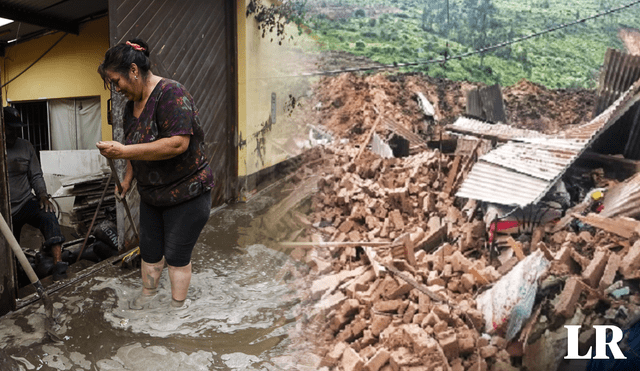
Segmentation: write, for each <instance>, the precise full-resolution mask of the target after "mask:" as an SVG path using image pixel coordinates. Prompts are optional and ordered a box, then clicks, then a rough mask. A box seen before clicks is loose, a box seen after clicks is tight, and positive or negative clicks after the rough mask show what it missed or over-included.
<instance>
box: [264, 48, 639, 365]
mask: <svg viewBox="0 0 640 371" xmlns="http://www.w3.org/2000/svg"><path fill="white" fill-rule="evenodd" d="M615 53H616V52H613V51H610V52H609V53H608V54H607V60H608V61H610V60H618V62H616V63H614V64H612V65H606V66H608V68H609V69H605V72H604V73H603V74H604V75H605V76H606V78H603V80H601V82H600V90H599V92H598V98H597V104H596V110H597V109H598V108H597V107H599V106H603V103H602V102H603V101H607V100H608V101H609V104H607V105H606V106H603V107H604V108H603V109H602V111H601V112H594V116H595V118H594V119H592V120H591V121H589V122H587V123H585V124H582V125H578V126H571V127H568V128H565V129H563V130H561V131H559V132H556V133H553V134H547V133H540V132H537V131H533V130H526V129H523V128H515V127H511V126H509V125H507V124H505V123H491V122H487V121H484V120H487V116H485V117H478V115H473V116H474V117H468V116H465V117H461V118H459V119H457V120H456V121H455V122H454V123H453V124H451V125H448V126H447V130H448V131H449V132H451V133H457V134H458V135H460V136H459V137H454V139H453V141H455V142H456V144H457V148H456V149H455V153H450V154H447V153H444V152H443V151H441V150H440V148H442V147H443V143H444V142H445V141H446V139H444V138H443V137H442V136H441V137H440V138H439V142H440V143H436V144H435V145H432V143H429V142H428V141H425V140H424V139H422V138H421V137H420V136H418V135H416V134H415V133H412V132H411V130H407V129H403V128H402V127H403V125H400V124H398V123H397V121H396V119H397V118H398V116H397V115H396V116H395V117H389V115H385V111H384V109H381V110H380V114H379V117H380V118H379V119H377V120H370V121H371V125H370V128H369V129H368V130H367V131H366V132H365V140H364V141H362V142H359V143H360V145H359V146H357V145H356V146H354V145H353V144H349V143H345V142H344V141H342V142H335V143H332V144H328V145H326V146H324V147H322V148H316V149H314V150H312V151H311V152H310V153H311V154H310V155H309V157H308V158H307V159H306V160H304V161H303V162H302V167H301V169H300V170H299V171H298V174H297V175H296V176H294V178H297V179H299V180H301V179H306V180H303V182H302V184H304V185H305V189H306V191H303V192H299V193H297V195H296V197H295V199H294V200H292V199H290V200H289V201H288V204H287V205H285V204H282V205H279V206H282V207H280V208H279V207H276V209H279V212H278V216H279V217H278V218H274V214H271V215H269V216H268V217H267V218H265V222H266V224H267V225H270V226H271V227H270V228H272V229H279V230H281V231H283V232H282V233H281V236H280V237H281V239H282V240H286V241H290V242H289V243H287V244H281V245H282V246H284V247H286V248H294V250H293V251H292V256H293V257H295V258H297V259H298V260H300V261H301V262H304V263H306V266H308V267H310V268H311V274H310V277H311V278H312V279H311V281H310V284H309V286H308V287H307V289H306V290H307V294H308V295H307V301H306V302H305V303H304V305H303V309H301V313H300V315H301V317H302V318H303V319H304V320H305V321H306V322H305V324H304V326H303V327H304V328H303V329H300V331H299V332H298V333H297V334H295V335H297V337H298V338H301V339H305V340H306V342H307V344H308V343H312V344H314V345H315V346H316V348H315V349H316V352H315V357H310V356H309V354H305V356H304V357H303V358H301V359H299V361H300V362H301V365H308V366H309V367H310V369H320V368H322V367H325V369H331V370H334V369H335V370H362V369H365V370H423V369H430V370H487V369H491V370H520V369H527V370H540V371H542V370H555V369H558V367H560V364H561V362H562V361H563V357H564V356H565V355H566V350H567V335H566V329H565V328H564V327H563V325H571V324H573V325H584V331H583V332H582V333H581V335H580V354H584V353H585V352H586V351H587V349H589V346H591V344H592V342H593V340H594V337H595V330H594V329H593V327H592V326H593V325H600V324H615V325H617V326H619V327H621V328H623V329H625V330H626V329H628V328H629V327H630V326H632V325H634V324H635V323H636V322H637V320H638V318H640V292H639V290H638V278H640V269H639V268H640V240H638V233H640V221H638V220H636V219H633V217H635V216H637V215H639V214H640V212H639V207H638V205H639V204H638V202H637V198H638V196H637V192H636V191H637V190H638V188H639V187H640V177H639V176H633V177H630V178H629V174H630V173H633V172H637V169H638V168H637V165H636V163H635V162H634V161H633V160H630V159H628V158H627V159H625V158H620V156H612V155H609V154H602V153H596V152H590V151H588V150H589V149H594V148H597V145H598V143H599V140H600V143H602V141H601V140H602V138H606V136H607V135H610V133H611V132H612V131H617V130H623V129H621V126H622V127H626V128H627V130H629V131H630V132H634V131H635V130H637V129H636V126H637V125H638V119H637V117H638V111H640V110H639V109H638V103H637V102H638V101H639V100H640V81H638V82H635V81H637V80H638V78H640V76H635V77H634V75H633V74H634V73H635V74H638V73H640V69H638V68H636V67H634V65H633V64H631V63H629V60H630V59H629V58H631V57H629V56H624V55H622V56H621V55H618V54H615ZM616 58H618V59H616ZM625 58H626V59H625ZM620 61H623V62H620ZM639 65H640V64H639ZM634 68H635V69H634ZM612 70H613V72H611V71H612ZM620 76H623V77H625V78H626V80H625V79H622V78H620ZM625 81H626V83H625ZM634 82H635V83H634ZM625 84H626V86H625ZM603 85H604V86H605V89H603V88H602V86H603ZM615 91H618V93H617V94H615ZM493 92H494V93H495V89H494V90H493ZM604 92H606V93H604ZM478 96H480V97H481V98H480V99H479V100H476V104H475V106H474V107H475V110H476V112H483V111H484V112H490V116H493V117H507V115H500V113H499V112H497V111H496V110H495V107H498V110H499V108H500V107H499V105H493V104H490V105H485V102H487V101H490V100H491V99H493V98H491V97H495V94H485V95H483V93H482V92H481V91H480V92H479V94H478ZM483 96H485V97H488V100H484V101H483V99H482V97H483ZM500 99H502V98H501V97H500ZM418 100H421V98H418ZM375 104H376V106H377V107H384V104H383V103H382V102H381V101H376V102H375ZM418 105H419V107H420V108H421V109H423V108H424V107H425V104H424V103H423V104H420V103H418ZM434 106H436V107H437V104H434ZM478 107H480V108H478ZM482 107H490V108H491V109H490V110H484V109H483V108H482ZM423 111H424V113H425V116H427V111H429V110H424V109H423ZM437 111H438V109H437V108H436V110H435V111H434V113H435V114H437ZM433 116H435V115H431V119H433ZM629 118H631V120H629ZM397 136H400V137H402V138H404V140H405V141H406V142H407V143H404V144H402V145H400V146H398V145H394V144H393V142H392V141H390V138H393V137H397ZM370 138H372V139H371V143H372V144H371V151H369V150H366V149H365V147H366V145H367V144H368V143H369V142H370ZM432 138H433V136H432ZM624 138H626V136H625V137H624ZM436 142H438V141H436ZM629 142H630V141H629ZM396 143H397V141H396ZM494 145H495V148H494ZM625 146H626V147H629V152H628V153H631V152H633V150H634V149H635V148H633V145H627V143H626V142H625ZM398 147H405V148H408V149H409V154H408V155H406V154H405V155H404V156H405V157H400V158H398V157H396V156H392V155H391V153H393V152H394V150H397V148H398ZM438 147H440V148H438ZM433 148H437V149H433ZM585 161H586V162H588V164H590V165H591V168H588V167H587V168H585V167H583V166H585V165H584V164H585ZM594 162H595V163H596V164H597V166H593V163H594ZM607 166H611V167H613V168H614V170H616V174H615V175H616V176H617V177H618V178H620V176H619V174H620V173H623V174H625V175H626V177H625V179H626V178H628V179H626V180H625V181H623V182H621V181H620V179H615V177H614V178H610V177H608V175H610V174H613V173H612V172H611V171H606V172H605V171H604V170H603V168H606V167H607ZM584 169H588V170H586V171H585V170H584ZM576 174H577V175H576ZM603 175H604V177H603ZM572 176H573V177H574V178H577V179H579V180H580V181H572V179H573V178H572ZM574 180H575V179H574ZM310 195H312V203H311V206H310V210H311V212H310V213H309V214H308V215H302V214H301V213H300V212H295V211H294V212H292V213H289V214H287V215H285V210H287V209H288V208H292V207H293V206H294V205H296V204H300V202H301V201H302V200H303V199H305V197H306V196H310ZM293 338H294V339H295V338H296V336H293ZM294 343H295V342H294ZM301 343H304V341H302V340H301V341H300V342H297V343H296V344H298V345H299V346H300V344H301ZM302 349H304V347H302V346H300V349H299V350H302ZM425 367H426V368H425Z"/></svg>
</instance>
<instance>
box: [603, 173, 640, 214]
mask: <svg viewBox="0 0 640 371" xmlns="http://www.w3.org/2000/svg"><path fill="white" fill-rule="evenodd" d="M602 206H603V209H602V211H601V212H600V215H602V216H604V217H608V218H611V217H615V216H628V217H632V218H633V217H636V216H638V215H640V173H638V174H636V175H634V176H633V177H631V178H629V179H627V180H626V181H624V182H623V183H619V184H617V185H615V186H613V187H611V189H609V190H608V191H607V193H606V194H605V196H604V201H603V203H602Z"/></svg>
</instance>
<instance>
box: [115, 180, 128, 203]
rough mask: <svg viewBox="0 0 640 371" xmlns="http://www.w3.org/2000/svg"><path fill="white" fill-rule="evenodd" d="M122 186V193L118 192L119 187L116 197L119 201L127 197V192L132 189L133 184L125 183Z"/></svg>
mask: <svg viewBox="0 0 640 371" xmlns="http://www.w3.org/2000/svg"><path fill="white" fill-rule="evenodd" d="M120 185H121V186H122V191H120V192H118V187H116V190H115V195H116V198H117V199H118V200H119V201H122V199H123V198H125V197H127V192H129V189H131V182H127V181H123V182H122V183H120Z"/></svg>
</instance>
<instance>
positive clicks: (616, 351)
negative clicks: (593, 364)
mask: <svg viewBox="0 0 640 371" xmlns="http://www.w3.org/2000/svg"><path fill="white" fill-rule="evenodd" d="M564 327H565V328H566V329H567V331H568V338H567V341H568V344H567V356H566V357H564V358H565V359H592V358H593V359H609V357H608V356H607V346H608V347H609V349H610V350H611V354H613V358H615V359H627V357H625V356H624V354H623V353H622V351H620V348H619V347H618V343H619V342H620V340H622V338H623V337H624V334H623V332H622V330H621V329H620V328H619V327H617V326H604V325H602V326H593V328H595V329H596V356H595V357H592V356H591V354H592V352H591V347H589V350H588V351H587V353H586V354H584V355H580V354H578V353H579V352H578V345H579V342H580V340H579V339H578V338H579V335H580V327H581V326H579V325H565V326H564ZM607 330H611V332H612V336H611V341H607Z"/></svg>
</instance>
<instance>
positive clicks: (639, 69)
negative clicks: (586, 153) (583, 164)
mask: <svg viewBox="0 0 640 371" xmlns="http://www.w3.org/2000/svg"><path fill="white" fill-rule="evenodd" d="M638 79H640V56H638V55H631V54H626V53H624V52H622V51H619V50H616V49H608V50H607V54H606V55H605V59H604V64H603V67H602V71H601V73H600V80H599V82H598V89H597V91H596V104H595V106H594V114H599V113H600V112H602V111H603V110H604V109H605V108H606V107H608V106H609V105H610V104H611V103H612V102H613V101H614V100H616V99H617V98H618V97H620V95H622V93H623V92H624V91H626V90H627V89H628V88H629V87H630V86H631V85H632V84H633V83H634V82H635V81H637V80H638ZM620 138H626V141H625V140H620ZM594 149H595V150H597V151H600V152H604V153H611V154H617V153H622V154H623V155H624V157H625V158H628V159H632V160H640V105H636V107H634V108H632V109H631V110H629V112H627V114H626V115H625V116H624V117H623V118H622V119H621V120H620V122H619V123H618V124H616V126H615V128H614V129H612V130H610V131H609V132H608V133H607V134H606V135H603V137H602V138H600V139H599V140H598V142H596V143H595V144H594Z"/></svg>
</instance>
